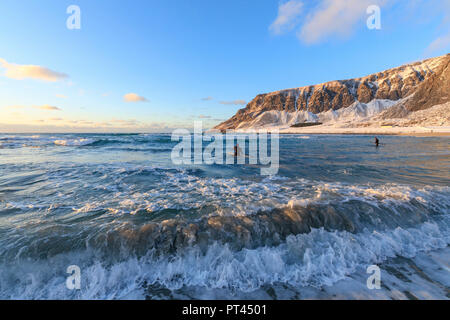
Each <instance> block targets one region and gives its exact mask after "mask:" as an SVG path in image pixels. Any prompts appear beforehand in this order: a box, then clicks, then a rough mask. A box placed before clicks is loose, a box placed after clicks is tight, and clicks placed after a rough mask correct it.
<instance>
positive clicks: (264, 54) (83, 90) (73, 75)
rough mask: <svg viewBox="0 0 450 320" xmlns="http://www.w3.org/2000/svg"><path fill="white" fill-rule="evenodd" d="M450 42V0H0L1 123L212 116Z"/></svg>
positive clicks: (155, 127) (46, 126)
mask: <svg viewBox="0 0 450 320" xmlns="http://www.w3.org/2000/svg"><path fill="white" fill-rule="evenodd" d="M371 4H376V5H378V6H379V7H380V8H381V29H380V30H369V29H368V28H367V26H366V20H367V18H368V17H369V14H367V13H366V8H367V7H368V6H369V5H371ZM70 5H77V6H79V8H80V10H81V29H79V30H70V29H68V28H67V27H66V20H67V18H68V17H69V14H67V13H66V9H67V7H68V6H70ZM449 51H450V0H415V1H409V0H370V1H369V0H317V1H300V0H299V1H297V0H291V1H277V0H275V1H272V0H264V1H261V0H228V1H220V0H189V1H188V0H183V1H181V0H177V1H176V0H174V1H163V0H160V1H156V0H154V1H153V0H147V1H138V0H136V1H118V0H108V1H106V0H83V1H80V0H71V1H63V0H60V1H54V0H41V1H34V0H20V1H18V0H2V1H1V2H0V59H1V60H0V132H1V131H3V132H5V131H163V130H169V129H171V128H177V127H191V126H192V123H193V121H194V120H203V121H204V125H205V127H211V126H213V125H215V124H218V123H219V122H220V121H221V120H225V119H227V118H229V117H230V116H232V115H233V114H234V113H235V112H236V111H237V110H238V109H239V108H242V107H243V106H245V103H244V102H249V101H250V100H251V99H253V98H254V96H255V95H257V94H259V93H265V92H270V91H275V90H280V89H285V88H292V87H299V86H304V85H310V84H316V83H321V82H325V81H330V80H336V79H346V78H352V77H359V76H364V75H367V74H370V73H373V72H377V71H381V70H384V69H387V68H390V67H395V66H399V65H401V64H404V63H407V62H412V61H416V60H421V59H424V58H427V57H432V56H438V55H442V54H445V53H448V52H449ZM133 94H134V95H133ZM126 100H131V101H126Z"/></svg>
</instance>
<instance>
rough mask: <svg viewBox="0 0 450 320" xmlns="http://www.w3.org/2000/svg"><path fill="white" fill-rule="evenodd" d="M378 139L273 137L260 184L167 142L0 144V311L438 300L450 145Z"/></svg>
mask: <svg viewBox="0 0 450 320" xmlns="http://www.w3.org/2000/svg"><path fill="white" fill-rule="evenodd" d="M380 140H381V146H380V147H379V148H375V147H374V146H373V137H371V136H353V135H308V136H306V135H281V136H280V141H279V150H280V155H279V170H278V173H277V174H276V175H273V176H262V175H261V174H260V169H261V167H260V166H259V165H250V164H243V165H237V164H229V165H226V164H222V165H218V164H214V165H206V164H201V165H184V166H181V165H175V164H174V163H173V162H172V161H171V151H172V149H173V147H174V146H175V145H176V143H177V142H173V141H171V136H170V135H168V134H134V135H126V134H39V135H30V134H28V135H27V134H14V135H13V134H0V298H2V299H174V298H177V299H179V298H182V299H302V298H319V299H330V298H342V299H345V298H352V299H358V298H365V299H366V298H368V299H415V298H419V299H428V298H438V299H448V298H449V297H450V293H449V292H450V291H449V290H450V289H449V288H450V273H449V272H450V251H449V249H448V246H449V244H450V217H449V213H450V139H449V138H448V137H401V136H383V137H381V138H380ZM371 265H376V266H378V267H379V268H380V269H381V288H380V289H373V290H370V289H369V288H368V287H367V283H366V282H367V278H368V277H369V276H370V274H368V273H367V272H366V271H367V268H368V267H369V266H371ZM69 266H77V267H79V270H80V280H81V281H80V284H81V287H80V289H79V290H77V289H75V290H71V289H70V288H69V287H68V286H67V284H66V282H67V278H68V277H70V276H71V275H70V274H69V273H67V268H68V267H69Z"/></svg>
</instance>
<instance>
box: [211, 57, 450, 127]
mask: <svg viewBox="0 0 450 320" xmlns="http://www.w3.org/2000/svg"><path fill="white" fill-rule="evenodd" d="M404 98H407V99H404ZM401 99H402V100H401ZM373 100H390V101H401V102H402V105H401V107H397V110H396V111H395V112H394V115H397V116H404V115H405V114H408V113H409V112H411V111H417V110H423V109H427V108H430V107H432V106H434V105H438V104H443V103H446V102H448V101H449V100H450V54H447V55H444V56H441V57H437V58H432V59H427V60H424V61H421V62H416V63H411V64H407V65H403V66H401V67H397V68H393V69H389V70H386V71H382V72H378V73H376V74H372V75H369V76H366V77H362V78H357V79H349V80H340V81H331V82H327V83H323V84H320V85H314V86H307V87H300V88H294V89H287V90H281V91H276V92H272V93H267V94H260V95H258V96H256V98H254V99H253V100H252V101H251V102H250V103H249V104H248V105H247V106H246V107H245V108H244V109H241V110H239V111H238V112H237V113H236V115H234V116H233V117H232V118H230V119H229V120H227V121H225V122H223V123H221V124H220V125H218V126H216V129H219V130H225V129H236V128H237V127H239V126H241V125H242V124H243V123H246V122H250V121H252V120H253V119H255V118H256V117H258V116H261V115H262V114H263V113H264V112H267V111H285V112H288V113H298V112H299V111H306V112H310V113H313V114H319V113H323V112H326V111H329V110H338V109H341V108H347V107H349V106H351V105H353V104H354V103H355V102H360V103H363V104H367V103H369V102H371V101H373ZM392 108H395V106H394V107H392ZM388 111H389V110H386V111H385V113H386V114H388Z"/></svg>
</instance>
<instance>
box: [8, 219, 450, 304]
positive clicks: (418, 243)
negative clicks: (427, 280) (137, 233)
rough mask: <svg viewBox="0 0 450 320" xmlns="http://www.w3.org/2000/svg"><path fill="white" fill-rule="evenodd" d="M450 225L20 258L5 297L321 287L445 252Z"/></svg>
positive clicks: (117, 296)
mask: <svg viewBox="0 0 450 320" xmlns="http://www.w3.org/2000/svg"><path fill="white" fill-rule="evenodd" d="M448 226H449V221H448V219H445V221H444V222H443V223H442V224H441V225H437V224H434V223H424V224H423V225H420V226H418V227H417V228H410V229H402V228H397V229H395V230H390V231H385V232H363V233H360V234H352V233H348V232H327V231H324V230H322V229H316V230H313V231H312V232H311V233H309V234H302V235H297V236H290V237H288V238H287V240H286V242H285V243H283V244H281V245H279V246H277V247H261V248H257V249H244V250H241V251H232V250H231V249H229V248H228V246H226V245H219V244H214V245H211V246H210V247H209V248H208V250H207V251H206V252H205V253H202V251H201V250H200V249H199V248H196V247H193V248H190V249H187V250H186V251H184V252H183V253H179V254H177V255H175V256H156V255H154V254H153V253H152V252H151V251H149V253H148V254H147V255H146V256H143V257H141V258H136V257H129V258H128V259H125V260H123V261H120V262H114V263H112V264H108V263H105V262H104V261H105V259H104V258H103V259H102V260H99V257H96V256H95V254H92V253H89V252H74V253H70V254H64V255H59V256H57V257H54V258H52V259H51V260H50V261H49V260H45V261H21V262H20V263H18V264H17V265H15V267H12V266H11V265H10V266H7V267H5V265H2V269H3V270H4V271H3V272H2V273H1V274H0V297H1V298H4V299H10V298H13V299H19V298H20V299H44V298H46V299H67V298H69V299H120V298H130V297H133V298H144V296H145V291H144V288H143V283H144V281H145V282H146V283H147V284H159V285H163V286H164V287H166V288H168V289H171V290H175V289H181V288H183V287H190V286H194V287H203V288H204V289H205V290H207V289H223V288H228V289H233V290H237V291H241V292H252V291H255V290H257V289H259V288H261V287H262V286H263V285H267V284H269V285H270V284H274V283H284V284H287V285H290V286H294V287H303V286H308V287H317V288H320V287H323V286H331V285H334V284H335V283H337V282H338V281H341V280H345V279H347V277H348V276H349V275H351V274H352V273H354V272H356V271H357V270H358V269H361V268H363V269H365V268H367V266H368V265H371V264H377V263H381V262H383V261H386V260H388V259H389V258H393V257H396V256H403V257H407V258H412V257H415V256H416V255H417V254H419V253H420V252H427V251H431V250H436V249H441V248H445V247H446V246H448V245H449V244H450V232H449V228H448ZM100 261H103V262H100ZM70 264H78V265H79V266H80V267H81V272H82V277H83V278H82V289H81V290H79V291H77V290H75V291H71V290H67V289H66V287H65V280H66V276H67V274H65V269H66V267H67V265H70ZM49 265H51V267H49ZM12 283H14V285H12Z"/></svg>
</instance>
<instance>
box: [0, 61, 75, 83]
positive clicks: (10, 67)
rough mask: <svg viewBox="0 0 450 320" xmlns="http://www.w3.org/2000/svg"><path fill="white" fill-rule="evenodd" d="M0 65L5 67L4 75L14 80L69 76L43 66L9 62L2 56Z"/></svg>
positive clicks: (52, 78) (57, 79) (56, 78)
mask: <svg viewBox="0 0 450 320" xmlns="http://www.w3.org/2000/svg"><path fill="white" fill-rule="evenodd" d="M0 65H1V66H2V67H3V68H4V69H6V71H5V77H7V78H11V79H16V80H23V79H37V80H42V81H51V82H55V81H59V80H63V79H65V78H68V77H69V76H68V75H67V74H65V73H61V72H56V71H53V70H50V69H48V68H45V67H41V66H36V65H20V64H14V63H9V62H7V61H6V60H5V59H2V58H0Z"/></svg>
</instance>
